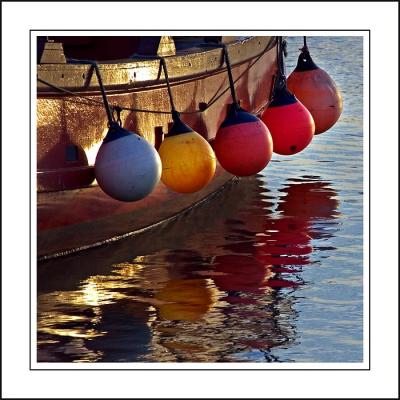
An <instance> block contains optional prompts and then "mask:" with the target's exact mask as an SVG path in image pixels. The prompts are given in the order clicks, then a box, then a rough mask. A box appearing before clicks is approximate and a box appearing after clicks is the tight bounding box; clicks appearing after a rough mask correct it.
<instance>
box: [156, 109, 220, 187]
mask: <svg viewBox="0 0 400 400" xmlns="http://www.w3.org/2000/svg"><path fill="white" fill-rule="evenodd" d="M172 115H173V120H174V124H173V125H172V127H171V129H170V131H169V132H168V135H167V136H166V138H165V139H164V141H163V142H162V144H161V146H160V149H159V154H160V158H161V161H162V166H163V168H162V174H161V181H162V182H163V183H164V185H165V186H167V187H168V188H170V189H171V190H173V191H175V192H178V193H193V192H197V191H198V190H200V189H202V188H203V187H204V186H206V185H207V183H208V182H210V180H211V179H212V178H213V176H214V173H215V168H216V160H215V154H214V151H213V149H212V148H211V146H210V144H209V143H208V142H207V140H206V139H204V138H203V137H202V136H201V135H200V134H199V133H197V132H195V131H194V130H193V129H192V128H190V127H189V126H187V125H186V124H184V123H183V122H182V121H181V120H180V118H179V114H178V113H176V112H173V113H172Z"/></svg>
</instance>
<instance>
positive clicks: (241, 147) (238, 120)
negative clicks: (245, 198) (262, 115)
mask: <svg viewBox="0 0 400 400" xmlns="http://www.w3.org/2000/svg"><path fill="white" fill-rule="evenodd" d="M213 148H214V151H215V155H216V156H217V159H218V161H219V163H220V164H221V166H222V167H223V168H224V169H225V170H226V171H228V172H230V173H231V174H233V175H236V176H249V175H254V174H256V173H258V172H260V171H261V170H262V169H264V168H265V167H266V166H267V164H268V163H269V161H270V160H271V157H272V149H273V144H272V138H271V134H270V132H269V130H268V128H267V127H266V126H265V124H264V123H263V122H262V121H261V120H260V119H259V118H257V117H256V116H255V115H253V114H250V113H248V112H246V111H244V110H243V109H241V108H240V107H239V106H238V105H237V104H235V103H233V104H232V105H231V107H230V109H229V111H228V116H227V118H226V119H225V121H224V122H223V123H222V124H221V126H220V128H219V129H218V132H217V134H216V136H215V140H214V141H213Z"/></svg>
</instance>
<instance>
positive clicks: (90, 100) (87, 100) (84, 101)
mask: <svg viewBox="0 0 400 400" xmlns="http://www.w3.org/2000/svg"><path fill="white" fill-rule="evenodd" d="M268 50H270V47H269V46H266V47H265V49H264V50H263V51H262V52H261V53H260V54H259V55H258V56H257V57H256V58H255V59H254V61H252V62H251V64H250V65H249V66H248V67H247V68H246V69H245V70H244V71H243V72H242V73H241V74H240V75H239V76H238V77H237V78H236V79H235V80H234V81H233V82H234V83H237V82H238V81H239V80H240V79H241V78H242V77H243V76H244V75H245V74H246V73H247V72H248V71H249V70H250V68H252V67H253V66H254V65H255V64H256V63H257V62H258V61H259V60H260V59H261V57H262V56H263V55H264V54H265V53H266V52H267V51H268ZM91 63H92V62H89V64H91ZM36 79H37V81H38V82H40V83H42V84H43V85H46V86H48V87H50V88H52V89H54V90H57V91H59V92H62V93H65V94H68V95H70V96H73V97H76V98H77V99H78V98H79V99H82V101H79V100H77V99H74V100H72V99H64V101H66V102H74V103H77V104H84V105H94V106H102V107H103V106H104V103H103V102H102V101H99V100H96V99H93V98H91V97H89V96H84V95H80V94H77V93H75V92H72V91H70V90H68V89H64V88H62V87H59V86H57V85H54V84H52V83H50V82H48V81H46V80H44V79H41V78H39V77H37V78H36ZM230 88H231V86H230V85H229V86H228V87H227V88H225V89H224V90H223V91H222V92H220V93H219V94H218V95H217V93H218V91H217V92H216V93H215V94H214V95H213V96H212V97H211V99H210V100H209V101H208V102H207V103H205V105H204V106H203V107H202V108H199V109H195V110H192V111H181V112H180V114H184V115H190V114H197V113H203V112H205V111H206V110H207V109H208V108H210V107H211V106H212V105H214V104H215V103H216V102H217V101H218V100H219V99H220V98H221V97H222V96H223V95H224V94H225V93H226V92H227V91H228V90H230ZM109 107H110V108H111V110H114V109H119V110H122V111H132V112H143V113H149V114H172V113H171V111H163V110H151V109H142V108H132V107H125V106H120V105H116V104H109ZM262 108H264V106H263V107H262Z"/></svg>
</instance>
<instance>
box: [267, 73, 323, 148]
mask: <svg viewBox="0 0 400 400" xmlns="http://www.w3.org/2000/svg"><path fill="white" fill-rule="evenodd" d="M261 119H262V120H263V121H264V123H265V125H267V127H268V129H269V131H270V132H271V136H272V140H273V142H274V153H277V154H281V155H291V154H296V153H298V152H300V151H302V150H303V149H305V148H306V147H307V146H308V145H309V143H310V142H311V140H312V138H313V136H314V130H315V125H314V121H313V118H312V116H311V114H310V112H309V111H308V110H307V109H306V108H305V107H304V106H303V104H301V103H300V102H299V101H298V100H297V99H296V97H295V96H294V95H293V94H292V93H290V92H289V91H288V90H287V87H286V79H285V77H284V76H281V77H279V78H278V80H277V84H276V85H275V89H274V94H273V97H272V101H271V103H270V104H269V105H268V107H267V108H266V110H265V111H264V113H263V114H262V117H261Z"/></svg>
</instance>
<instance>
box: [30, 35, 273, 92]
mask: <svg viewBox="0 0 400 400" xmlns="http://www.w3.org/2000/svg"><path fill="white" fill-rule="evenodd" d="M261 39H262V40H261ZM257 41H258V45H256V43H257ZM243 45H245V46H246V49H252V48H253V47H254V46H256V47H257V48H255V49H254V51H250V50H248V52H250V54H245V56H244V57H243V53H245V52H242V54H241V51H240V50H241V49H242V47H243ZM238 46H240V48H239V49H237V50H238V51H234V50H235V48H236V47H238ZM259 46H262V51H259V49H258V47H259ZM274 46H275V37H274V36H253V37H250V38H246V39H242V40H238V41H236V42H233V43H230V44H227V47H228V49H229V50H231V51H230V60H231V64H232V67H237V66H240V65H242V64H244V63H246V62H249V61H251V60H253V59H254V58H257V57H262V55H263V54H265V53H267V52H268V51H270V50H271V49H272V48H273V47H274ZM210 47H211V46H207V47H206V48H204V49H200V48H199V49H198V50H203V51H198V52H196V53H188V54H177V55H175V56H168V57H166V59H168V62H169V69H168V75H169V79H170V81H171V83H172V84H183V83H186V82H190V81H193V80H197V79H199V78H206V77H208V76H212V75H215V74H218V73H221V72H223V71H225V70H226V64H225V62H224V60H223V53H222V52H223V49H222V47H221V46H220V45H219V46H216V47H213V48H210ZM196 49H197V48H196ZM211 58H214V63H216V64H217V65H216V66H213V65H211V67H210V66H209V65H208V64H209V63H208V62H206V61H204V60H207V61H208V60H210V59H211ZM189 60H191V61H189ZM196 63H197V64H198V63H200V64H201V65H200V67H199V66H197V67H196ZM186 64H187V65H186ZM98 65H99V69H100V71H101V72H102V73H103V74H102V75H103V76H102V79H103V84H104V86H105V88H107V91H108V92H110V93H118V92H134V91H140V90H143V88H145V89H157V88H162V87H164V86H165V85H166V81H165V78H164V76H163V73H162V71H161V67H160V61H159V57H157V56H156V57H151V58H150V57H149V58H147V59H146V58H141V59H138V60H134V59H129V60H113V61H110V62H99V63H98ZM182 66H183V67H182ZM37 68H38V69H37V78H38V79H42V80H43V81H47V82H49V83H51V84H52V85H54V86H56V87H59V88H60V89H61V90H62V89H63V88H65V89H68V90H71V91H73V92H74V94H75V93H76V94H89V95H90V94H93V95H96V94H98V93H100V89H99V85H98V82H97V78H96V77H95V74H93V73H92V72H93V71H91V68H92V67H91V65H89V64H73V63H70V64H38V66H37ZM140 69H144V70H146V71H148V70H153V71H156V73H155V74H154V73H153V75H156V76H154V77H153V78H151V79H140V77H136V76H135V75H134V78H133V79H131V78H128V77H124V79H123V80H122V81H121V77H120V76H117V77H115V75H116V73H117V75H121V74H126V75H131V74H130V72H129V71H132V70H137V71H139V70H140ZM55 74H57V75H58V74H59V76H58V77H56V76H55ZM65 75H68V76H67V77H65ZM118 78H119V79H120V80H119V81H117V79H118ZM78 80H79V81H80V82H81V83H80V84H79V85H78V84H77V83H78ZM61 82H62V84H61ZM37 95H38V97H44V98H45V97H62V96H66V95H68V93H67V94H66V93H62V92H61V91H60V90H56V89H54V88H51V87H49V86H48V85H46V84H45V83H42V82H40V81H39V80H38V82H37Z"/></svg>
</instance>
